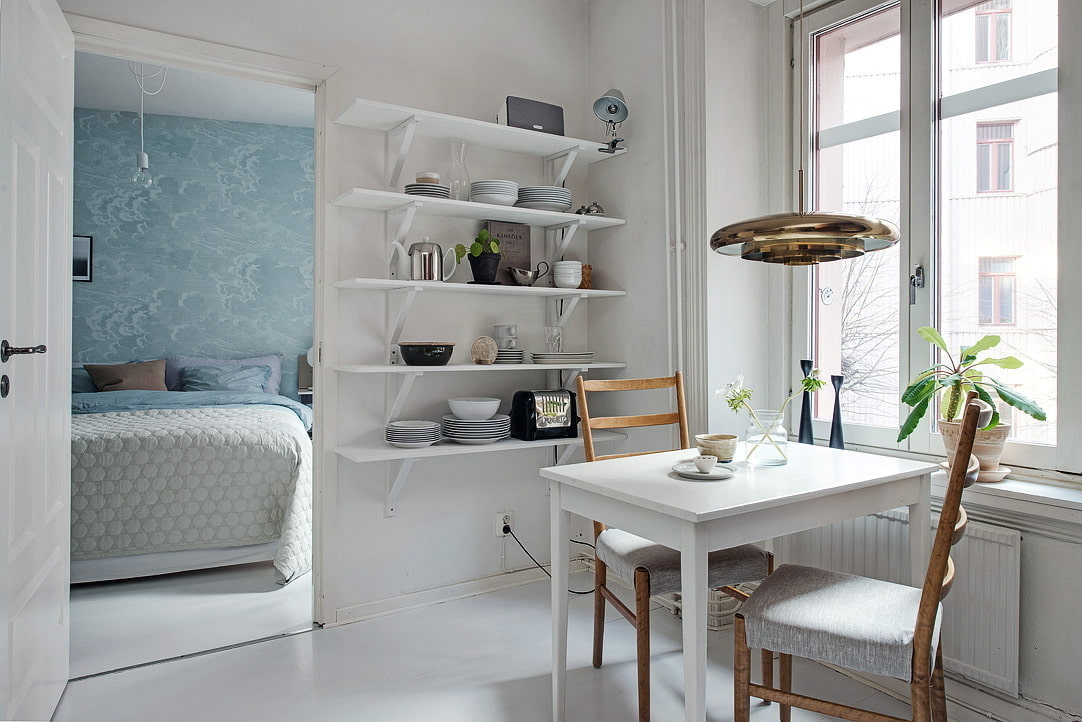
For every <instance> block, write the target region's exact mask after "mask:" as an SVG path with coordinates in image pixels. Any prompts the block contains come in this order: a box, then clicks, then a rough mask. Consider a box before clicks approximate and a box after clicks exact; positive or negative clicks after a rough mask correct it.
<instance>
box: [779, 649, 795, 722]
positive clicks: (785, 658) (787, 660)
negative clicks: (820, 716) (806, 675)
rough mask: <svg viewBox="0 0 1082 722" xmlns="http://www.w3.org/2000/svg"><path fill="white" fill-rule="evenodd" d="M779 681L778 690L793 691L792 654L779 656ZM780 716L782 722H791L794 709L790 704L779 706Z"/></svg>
mask: <svg viewBox="0 0 1082 722" xmlns="http://www.w3.org/2000/svg"><path fill="white" fill-rule="evenodd" d="M778 658H779V664H778V667H779V668H780V669H779V670H778V671H779V675H778V676H779V679H778V688H779V689H781V691H782V692H792V691H793V655H791V654H779V655H778ZM778 707H779V710H778V715H779V719H780V720H781V722H790V720H791V719H792V717H793V707H792V705H788V704H779V705H778Z"/></svg>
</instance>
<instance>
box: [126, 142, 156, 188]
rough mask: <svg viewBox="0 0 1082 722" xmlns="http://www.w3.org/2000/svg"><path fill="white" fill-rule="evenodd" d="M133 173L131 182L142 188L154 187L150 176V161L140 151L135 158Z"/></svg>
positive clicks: (152, 178)
mask: <svg viewBox="0 0 1082 722" xmlns="http://www.w3.org/2000/svg"><path fill="white" fill-rule="evenodd" d="M135 168H136V170H135V173H133V174H132V177H131V182H132V183H134V184H135V185H137V186H141V187H143V188H150V186H152V185H154V177H153V176H152V175H150V159H149V158H148V157H147V154H146V153H143V152H142V151H140V152H139V153H138V154H136V156H135Z"/></svg>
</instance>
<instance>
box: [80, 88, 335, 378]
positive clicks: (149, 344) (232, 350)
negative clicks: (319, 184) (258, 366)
mask: <svg viewBox="0 0 1082 722" xmlns="http://www.w3.org/2000/svg"><path fill="white" fill-rule="evenodd" d="M144 132H145V146H146V152H147V153H148V154H149V156H150V172H151V174H152V175H153V176H154V185H153V186H152V187H151V188H149V189H147V188H140V187H138V186H136V185H135V184H134V183H132V182H131V175H132V173H133V172H134V170H135V154H136V152H137V151H138V150H139V120H138V115H137V114H135V113H126V112H115V111H103V110H89V109H82V108H76V110H75V175H74V186H73V195H74V218H73V220H74V233H75V235H81V236H93V238H94V247H93V281H92V282H90V283H84V282H79V283H73V288H74V290H73V325H72V337H73V339H72V340H73V354H74V360H75V361H76V362H84V363H101V362H105V363H123V362H127V361H131V360H134V359H151V358H164V357H166V356H169V355H172V354H182V355H192V356H214V357H219V358H243V357H248V356H263V355H266V354H269V353H280V354H282V355H283V356H284V359H283V379H282V393H283V394H284V395H291V396H294V397H295V396H296V387H297V383H296V379H297V376H296V374H297V363H296V360H297V358H296V357H297V355H298V354H303V353H304V352H305V351H307V350H308V347H309V346H310V345H311V343H312V255H313V250H312V227H313V226H312V224H313V206H314V183H315V173H314V139H313V131H312V129H311V128H293V127H285V126H276V125H262V124H256V123H237V122H229V121H220V120H206V119H199V118H182V117H177V116H167V115H146V116H145V131H144Z"/></svg>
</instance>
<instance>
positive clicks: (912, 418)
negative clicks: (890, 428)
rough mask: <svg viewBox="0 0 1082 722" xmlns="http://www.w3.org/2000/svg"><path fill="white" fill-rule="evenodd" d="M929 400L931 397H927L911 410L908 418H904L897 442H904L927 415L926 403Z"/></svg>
mask: <svg viewBox="0 0 1082 722" xmlns="http://www.w3.org/2000/svg"><path fill="white" fill-rule="evenodd" d="M931 400H932V397H931V396H929V397H928V398H926V399H924V401H921V402H920V403H919V404H917V405H916V406H914V407H913V410H912V411H910V412H909V416H907V417H905V421H904V422H902V428H900V429H899V430H898V441H905V439H906V437H907V436H909V435H910V434H912V433H913V432H914V431H915V430H916V428H917V424H919V423H920V420H921V419H922V418H924V415H925V414H926V413H928V403H929V402H930V401H931Z"/></svg>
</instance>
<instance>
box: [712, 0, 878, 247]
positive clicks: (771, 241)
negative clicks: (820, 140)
mask: <svg viewBox="0 0 1082 722" xmlns="http://www.w3.org/2000/svg"><path fill="white" fill-rule="evenodd" d="M800 58H801V73H800V111H799V114H798V117H797V123H798V124H799V127H800V128H803V127H804V94H805V93H804V77H805V75H806V74H805V72H804V63H805V61H806V57H805V55H804V2H803V0H801V3H800ZM898 238H899V233H898V228H897V226H895V225H894V224H893V223H891V222H890V221H886V220H882V219H879V218H871V217H869V216H858V215H852V214H849V213H823V212H818V211H816V212H812V213H805V212H804V153H803V152H802V153H800V168H799V169H798V170H797V212H796V213H776V214H774V215H769V216H760V217H759V218H752V219H749V220H746V221H740V222H739V223H732V224H730V225H727V226H725V227H724V228H719V229H718V230H717V231H715V232H714V234H713V235H712V236H711V237H710V248H712V249H713V250H715V251H717V252H718V253H721V254H724V255H727V256H740V257H741V258H744V259H747V260H749V261H763V262H765V263H781V264H785V265H787V266H812V265H815V264H817V263H826V262H827V261H840V260H842V259H845V258H857V257H858V256H863V255H864V254H865V253H870V252H872V251H880V250H883V249H884V248H890V247H891V246H893V245H894V244H896V243H897V242H898Z"/></svg>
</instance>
